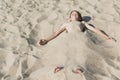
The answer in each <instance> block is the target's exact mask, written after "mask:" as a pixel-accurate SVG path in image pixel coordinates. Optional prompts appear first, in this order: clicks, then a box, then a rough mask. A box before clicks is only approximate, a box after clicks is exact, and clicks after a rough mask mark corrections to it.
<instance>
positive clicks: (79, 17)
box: [70, 10, 82, 21]
mask: <svg viewBox="0 0 120 80" xmlns="http://www.w3.org/2000/svg"><path fill="white" fill-rule="evenodd" d="M73 12H76V13H77V14H78V21H82V15H81V14H80V12H79V11H77V10H73V11H71V12H70V17H71V14H72V13H73Z"/></svg>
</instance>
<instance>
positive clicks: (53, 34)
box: [39, 27, 66, 45]
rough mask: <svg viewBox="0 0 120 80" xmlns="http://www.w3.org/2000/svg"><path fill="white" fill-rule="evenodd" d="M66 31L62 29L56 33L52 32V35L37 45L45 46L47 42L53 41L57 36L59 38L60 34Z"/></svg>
mask: <svg viewBox="0 0 120 80" xmlns="http://www.w3.org/2000/svg"><path fill="white" fill-rule="evenodd" d="M65 30H66V28H65V27H64V28H62V29H60V30H58V31H56V32H53V33H52V35H50V36H49V37H48V38H46V39H41V40H40V42H39V44H40V45H45V44H47V43H48V42H49V41H51V40H53V39H54V38H56V37H57V36H59V35H60V34H61V33H62V32H64V31H65Z"/></svg>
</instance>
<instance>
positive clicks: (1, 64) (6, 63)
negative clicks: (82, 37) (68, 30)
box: [0, 0, 120, 80]
mask: <svg viewBox="0 0 120 80" xmlns="http://www.w3.org/2000/svg"><path fill="white" fill-rule="evenodd" d="M119 4H120V1H119V0H0V38H1V39H0V79H1V80H20V79H21V80H120V53H119V52H120V50H119V47H120V36H119V35H120V32H119V31H120V27H119V26H120V5H119ZM74 9H75V10H78V11H80V13H81V14H82V16H83V18H84V20H85V21H87V20H88V23H91V24H93V25H94V26H96V27H97V28H99V29H101V30H104V31H105V32H106V33H107V34H109V35H110V36H112V37H114V38H115V39H116V40H117V42H115V43H114V42H103V43H101V44H100V41H99V40H101V39H100V37H97V39H99V40H96V37H95V36H96V35H95V34H93V33H91V32H89V33H88V34H87V36H88V37H89V38H90V39H92V41H93V42H96V44H94V43H93V42H91V40H90V39H89V40H88V43H87V44H86V45H87V46H88V47H89V48H90V49H86V48H84V46H83V45H82V44H80V45H81V46H83V48H84V50H85V53H81V50H77V51H76V50H73V49H71V48H70V47H71V46H69V44H67V42H69V40H70V39H71V38H69V39H68V40H66V34H65V33H62V34H61V35H60V36H59V37H57V38H56V39H54V40H53V41H51V42H50V43H48V44H47V45H45V46H40V45H38V42H39V40H40V39H42V38H45V37H47V36H49V35H50V34H51V33H52V32H53V31H56V30H58V29H59V28H60V25H62V24H63V23H65V22H66V21H67V20H68V18H69V13H70V11H72V10H74ZM90 18H91V20H89V19H90ZM90 34H92V36H91V35H90ZM73 38H76V36H74V37H73ZM63 44H64V45H63ZM71 44H78V42H71ZM89 51H90V52H89ZM71 52H72V53H73V54H69V53H71ZM76 52H77V53H78V52H79V53H80V54H75V53H76ZM73 58H74V60H73ZM76 64H77V65H79V67H80V68H81V69H82V70H83V71H84V73H80V74H75V73H73V72H72V70H73V69H76V68H77V67H78V66H76ZM57 66H62V67H64V69H62V70H61V71H60V72H58V73H56V74H55V73H54V69H55V68H56V67H57Z"/></svg>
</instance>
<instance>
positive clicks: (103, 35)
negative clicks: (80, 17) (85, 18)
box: [84, 23, 112, 40]
mask: <svg viewBox="0 0 120 80" xmlns="http://www.w3.org/2000/svg"><path fill="white" fill-rule="evenodd" d="M84 24H85V26H86V28H87V29H89V30H91V31H93V32H95V33H96V34H98V35H100V36H101V37H103V38H105V39H107V40H111V39H112V38H111V37H109V36H107V35H105V34H104V33H102V32H101V31H100V30H99V29H97V28H94V27H92V26H90V25H89V24H87V23H84Z"/></svg>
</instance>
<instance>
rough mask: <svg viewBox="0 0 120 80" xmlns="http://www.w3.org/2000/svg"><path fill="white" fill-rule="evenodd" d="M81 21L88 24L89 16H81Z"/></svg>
mask: <svg viewBox="0 0 120 80" xmlns="http://www.w3.org/2000/svg"><path fill="white" fill-rule="evenodd" d="M82 20H83V21H85V22H89V21H90V20H91V17H90V16H83V17H82Z"/></svg>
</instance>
